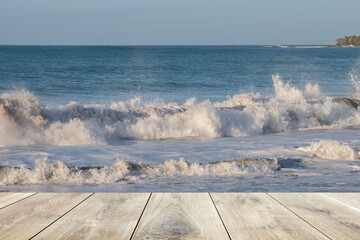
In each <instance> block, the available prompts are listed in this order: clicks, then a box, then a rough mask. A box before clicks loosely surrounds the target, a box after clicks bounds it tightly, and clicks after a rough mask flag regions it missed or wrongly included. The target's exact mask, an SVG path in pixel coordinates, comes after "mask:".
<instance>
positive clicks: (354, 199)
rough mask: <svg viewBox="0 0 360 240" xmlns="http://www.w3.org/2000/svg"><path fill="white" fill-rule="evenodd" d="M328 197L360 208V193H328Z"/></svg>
mask: <svg viewBox="0 0 360 240" xmlns="http://www.w3.org/2000/svg"><path fill="white" fill-rule="evenodd" d="M326 195H329V196H331V197H333V198H336V199H338V200H340V201H343V202H345V203H348V204H350V205H353V206H354V207H357V208H360V193H326Z"/></svg>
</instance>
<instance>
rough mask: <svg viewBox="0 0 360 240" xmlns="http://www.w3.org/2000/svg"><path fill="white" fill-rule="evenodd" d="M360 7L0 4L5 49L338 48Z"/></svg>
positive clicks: (165, 1) (287, 2)
mask: <svg viewBox="0 0 360 240" xmlns="http://www.w3.org/2000/svg"><path fill="white" fill-rule="evenodd" d="M359 13H360V1H359V0H341V1H339V0H336V1H334V0H302V1H299V0H297V1H295V0H217V1H215V0H0V44H10V45H253V44H254V45H258V44H260V45H266V44H332V43H335V41H336V39H337V38H339V37H343V36H345V35H354V34H355V35H360V26H359V23H360V14H359Z"/></svg>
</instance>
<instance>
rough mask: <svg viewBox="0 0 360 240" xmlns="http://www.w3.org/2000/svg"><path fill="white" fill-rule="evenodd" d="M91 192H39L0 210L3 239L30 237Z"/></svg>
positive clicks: (0, 227)
mask: <svg viewBox="0 0 360 240" xmlns="http://www.w3.org/2000/svg"><path fill="white" fill-rule="evenodd" d="M90 195H91V193H38V194H36V195H35V196H32V197H29V198H27V199H24V200H22V201H20V202H18V203H16V204H13V205H11V206H8V207H6V208H3V209H1V210H0V236H1V239H29V238H30V237H32V236H34V235H35V234H37V233H38V232H39V231H41V230H42V229H44V228H45V227H47V226H48V225H49V224H51V223H52V222H53V221H55V220H56V219H58V218H59V217H60V216H62V215H63V214H65V213H66V212H67V211H69V210H70V209H71V208H73V207H74V206H76V205H77V204H78V203H80V202H81V201H83V200H84V199H85V198H87V197H88V196H90Z"/></svg>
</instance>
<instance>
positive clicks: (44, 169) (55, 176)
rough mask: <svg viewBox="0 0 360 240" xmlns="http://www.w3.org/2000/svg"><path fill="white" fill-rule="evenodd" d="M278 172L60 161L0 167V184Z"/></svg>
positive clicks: (225, 165) (261, 164) (256, 164)
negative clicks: (80, 164)
mask: <svg viewBox="0 0 360 240" xmlns="http://www.w3.org/2000/svg"><path fill="white" fill-rule="evenodd" d="M278 169H279V165H278V162H277V160H276V159H266V158H260V159H237V160H232V161H220V162H212V163H190V162H188V161H185V160H184V159H183V158H180V159H179V160H173V159H170V160H167V161H164V162H162V163H160V164H150V165H149V164H143V163H130V162H125V161H122V160H118V161H117V162H115V163H114V164H113V165H111V166H104V167H99V168H84V169H78V168H69V167H68V166H66V165H65V164H64V163H63V162H61V161H56V162H54V163H48V162H47V159H46V158H44V159H39V160H37V161H36V164H35V167H34V168H25V167H20V168H14V167H0V185H31V184H47V183H68V184H76V185H78V184H95V185H97V184H111V183H116V182H124V183H127V182H134V181H141V180H146V179H153V178H159V177H166V178H171V177H182V176H235V175H245V174H250V173H262V174H263V173H271V172H274V171H276V170H278Z"/></svg>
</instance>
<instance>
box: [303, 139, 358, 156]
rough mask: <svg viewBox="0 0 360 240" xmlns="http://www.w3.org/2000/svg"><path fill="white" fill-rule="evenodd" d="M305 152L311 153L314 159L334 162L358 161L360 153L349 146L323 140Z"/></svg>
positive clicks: (313, 144)
mask: <svg viewBox="0 0 360 240" xmlns="http://www.w3.org/2000/svg"><path fill="white" fill-rule="evenodd" d="M305 150H308V151H310V152H311V153H312V154H311V155H312V156H313V157H319V158H323V159H332V160H356V159H358V158H359V155H358V152H357V151H355V150H354V149H353V148H352V147H350V146H349V145H347V144H344V143H340V142H338V141H334V140H321V141H320V142H314V143H312V144H311V145H310V146H309V147H307V148H305Z"/></svg>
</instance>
